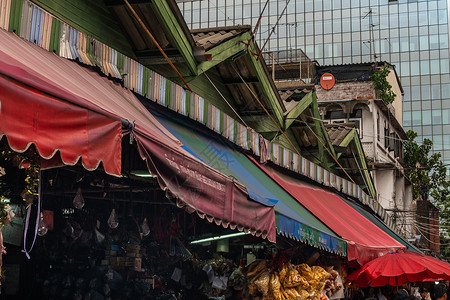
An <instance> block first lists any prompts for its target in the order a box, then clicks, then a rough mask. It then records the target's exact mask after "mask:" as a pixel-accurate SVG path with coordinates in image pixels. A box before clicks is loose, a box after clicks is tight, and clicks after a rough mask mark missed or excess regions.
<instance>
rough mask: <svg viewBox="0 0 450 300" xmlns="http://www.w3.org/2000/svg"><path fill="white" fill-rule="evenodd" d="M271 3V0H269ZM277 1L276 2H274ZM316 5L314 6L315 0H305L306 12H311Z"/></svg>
mask: <svg viewBox="0 0 450 300" xmlns="http://www.w3.org/2000/svg"><path fill="white" fill-rule="evenodd" d="M269 3H270V1H269ZM274 3H276V2H274ZM313 9H314V7H313V1H312V0H305V12H311V11H313ZM274 15H276V13H274Z"/></svg>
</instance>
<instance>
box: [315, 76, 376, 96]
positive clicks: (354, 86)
mask: <svg viewBox="0 0 450 300" xmlns="http://www.w3.org/2000/svg"><path fill="white" fill-rule="evenodd" d="M316 94H317V100H318V101H330V100H350V99H356V100H370V99H374V97H375V90H374V88H373V83H372V82H371V81H356V82H340V83H336V84H335V85H334V87H333V88H332V89H331V90H325V89H323V88H322V87H321V86H320V85H316Z"/></svg>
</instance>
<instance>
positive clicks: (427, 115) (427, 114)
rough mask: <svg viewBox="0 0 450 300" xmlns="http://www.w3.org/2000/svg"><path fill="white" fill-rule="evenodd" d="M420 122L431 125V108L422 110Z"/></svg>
mask: <svg viewBox="0 0 450 300" xmlns="http://www.w3.org/2000/svg"><path fill="white" fill-rule="evenodd" d="M422 124H423V125H431V110H423V111H422Z"/></svg>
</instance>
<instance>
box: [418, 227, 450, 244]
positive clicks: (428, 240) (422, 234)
mask: <svg viewBox="0 0 450 300" xmlns="http://www.w3.org/2000/svg"><path fill="white" fill-rule="evenodd" d="M416 229H417V230H418V231H419V233H420V235H421V236H422V237H423V238H424V239H425V240H426V241H427V242H429V243H430V244H433V245H440V246H449V245H450V243H441V242H440V241H439V242H435V241H432V240H430V239H429V238H428V237H427V236H426V235H425V234H424V233H423V232H422V231H421V230H420V229H419V228H417V227H416Z"/></svg>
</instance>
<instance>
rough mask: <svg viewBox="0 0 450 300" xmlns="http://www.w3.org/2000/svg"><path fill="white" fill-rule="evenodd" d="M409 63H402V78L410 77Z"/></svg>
mask: <svg viewBox="0 0 450 300" xmlns="http://www.w3.org/2000/svg"><path fill="white" fill-rule="evenodd" d="M409 74H410V72H409V62H401V63H400V76H409Z"/></svg>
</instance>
